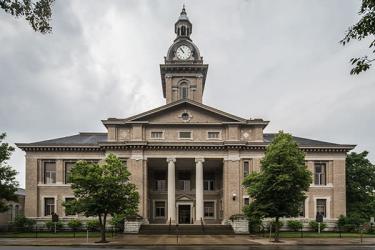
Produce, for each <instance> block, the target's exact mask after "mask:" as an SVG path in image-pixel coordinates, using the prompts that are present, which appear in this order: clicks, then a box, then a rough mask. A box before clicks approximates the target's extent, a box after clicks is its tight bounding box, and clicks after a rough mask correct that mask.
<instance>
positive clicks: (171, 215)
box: [167, 158, 176, 223]
mask: <svg viewBox="0 0 375 250" xmlns="http://www.w3.org/2000/svg"><path fill="white" fill-rule="evenodd" d="M167 162H168V221H167V223H169V219H171V221H172V223H175V222H176V177H175V172H176V170H175V162H176V159H175V158H168V159H167Z"/></svg>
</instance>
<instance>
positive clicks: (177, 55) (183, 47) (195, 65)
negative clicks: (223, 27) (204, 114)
mask: <svg viewBox="0 0 375 250" xmlns="http://www.w3.org/2000/svg"><path fill="white" fill-rule="evenodd" d="M192 31H193V25H192V24H191V22H190V21H189V18H188V17H187V14H186V10H185V6H184V7H183V8H182V11H181V14H180V17H179V18H178V20H177V22H176V23H175V33H176V35H177V37H176V39H175V40H174V42H173V44H172V45H171V46H170V47H169V49H168V52H167V56H166V57H164V64H161V65H160V73H161V82H162V87H163V96H164V98H165V99H166V103H167V104H168V103H171V102H175V101H178V100H180V99H190V100H193V101H196V102H200V103H202V96H203V91H204V85H205V82H206V75H207V70H208V64H203V57H201V56H200V53H199V49H198V47H197V46H196V45H195V44H194V43H193V41H192V40H191V38H190V35H191V33H192Z"/></svg>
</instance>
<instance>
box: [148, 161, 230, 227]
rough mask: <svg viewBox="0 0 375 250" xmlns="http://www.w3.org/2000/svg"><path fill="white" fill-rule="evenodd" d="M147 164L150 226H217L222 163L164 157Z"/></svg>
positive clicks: (220, 195)
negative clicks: (159, 224) (158, 224)
mask: <svg viewBox="0 0 375 250" xmlns="http://www.w3.org/2000/svg"><path fill="white" fill-rule="evenodd" d="M163 161H165V162H163ZM147 162H148V163H147V166H148V174H147V176H148V177H149V181H148V183H149V185H148V186H149V187H150V190H149V192H148V200H149V201H150V202H149V203H150V209H149V212H151V213H149V214H152V217H151V218H150V220H149V221H150V223H172V224H200V223H201V221H205V222H206V223H207V222H208V223H210V222H211V223H219V222H220V220H219V213H220V212H219V207H218V205H219V203H220V200H221V199H222V185H221V184H222V180H223V171H222V168H223V159H212V158H211V159H205V158H204V157H196V158H174V157H168V158H151V159H148V161H147ZM165 177H167V178H165ZM165 201H166V205H165V206H164V207H166V209H165V210H166V211H165V212H166V213H165V212H163V204H165ZM205 210H206V211H205Z"/></svg>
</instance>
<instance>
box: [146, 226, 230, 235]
mask: <svg viewBox="0 0 375 250" xmlns="http://www.w3.org/2000/svg"><path fill="white" fill-rule="evenodd" d="M139 233H140V234H149V235H151V234H172V235H176V234H185V235H201V234H212V235H232V234H234V231H233V228H232V226H230V225H204V227H203V228H202V226H201V225H178V226H176V225H171V226H169V225H152V224H151V225H150V224H148V225H142V226H141V228H140V231H139Z"/></svg>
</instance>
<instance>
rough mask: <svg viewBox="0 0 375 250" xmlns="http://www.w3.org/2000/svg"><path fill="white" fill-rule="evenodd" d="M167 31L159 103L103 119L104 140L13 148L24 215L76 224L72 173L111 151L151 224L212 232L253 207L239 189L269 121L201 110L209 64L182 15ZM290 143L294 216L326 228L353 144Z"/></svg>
mask: <svg viewBox="0 0 375 250" xmlns="http://www.w3.org/2000/svg"><path fill="white" fill-rule="evenodd" d="M174 30H175V33H176V39H175V40H174V41H173V43H172V45H171V46H170V48H169V50H168V52H167V54H166V57H165V59H164V63H163V64H161V65H160V74H161V87H162V91H163V97H164V98H165V101H166V104H165V105H163V106H161V107H157V108H155V109H152V110H149V111H146V112H143V113H141V114H137V115H134V116H131V117H128V118H108V119H106V120H103V121H102V123H103V125H104V127H105V128H106V131H107V132H106V133H88V132H85V133H79V134H76V135H71V136H67V137H63V138H57V139H51V140H46V141H40V142H34V143H19V144H17V146H18V147H19V148H21V149H22V150H24V151H25V152H26V203H25V214H26V216H27V217H31V218H37V219H43V218H44V219H46V218H48V219H49V218H50V215H51V213H53V212H56V213H57V214H58V215H59V216H60V218H74V217H75V215H70V214H67V213H66V212H65V211H64V207H63V206H62V203H63V202H64V201H67V200H69V199H73V192H72V190H71V187H70V184H69V182H68V176H69V171H70V169H71V167H72V166H73V164H74V163H75V162H76V161H78V160H88V161H100V160H103V159H104V158H105V156H106V155H107V154H108V153H114V154H116V155H117V156H119V157H120V158H121V159H124V161H125V162H126V165H127V167H128V169H129V171H130V172H131V174H132V176H131V181H132V182H133V183H135V185H136V186H137V189H138V192H139V194H140V204H139V212H138V213H139V215H141V216H143V217H144V218H145V219H146V220H147V221H148V222H149V223H159V224H160V223H168V222H169V220H171V221H172V223H179V224H192V223H196V222H199V223H200V221H201V220H203V221H204V222H205V223H207V224H210V223H212V224H219V223H223V222H226V220H228V219H229V217H230V216H231V215H234V214H240V213H242V208H243V207H244V206H245V205H246V204H249V202H251V200H250V199H249V196H248V195H247V193H246V190H245V189H244V188H243V187H242V185H241V183H242V181H243V179H244V177H245V176H246V175H248V174H249V173H251V172H253V171H259V169H260V160H261V159H262V157H263V156H264V152H265V149H266V147H267V145H269V143H270V142H271V141H272V139H273V137H274V136H275V134H270V133H264V129H265V128H266V127H267V125H268V123H269V122H268V121H265V120H263V119H247V118H242V117H238V116H236V115H232V114H229V113H226V112H223V111H221V110H218V109H216V108H213V107H210V106H207V105H205V104H204V103H203V94H204V90H205V86H206V76H207V70H208V64H205V63H204V61H203V57H202V56H201V53H200V51H199V49H198V47H197V46H196V45H195V44H194V43H193V41H192V39H191V34H192V31H193V26H192V23H191V22H190V21H189V19H188V17H187V14H186V11H185V9H184V8H183V9H182V12H181V14H180V16H179V18H178V20H177V22H176V23H175V27H174ZM231 84H232V85H235V84H236V83H231ZM230 98H235V96H232V97H230ZM244 108H246V106H245V105H244ZM294 138H295V140H296V141H297V143H298V145H299V147H300V148H301V149H302V150H303V151H304V152H305V154H306V157H305V159H306V165H307V167H308V169H309V170H310V171H311V172H312V173H313V183H311V185H310V189H309V191H308V193H307V198H306V200H305V202H304V203H303V204H301V211H300V217H301V218H311V219H314V218H315V215H316V214H317V212H320V213H322V214H323V215H324V217H325V218H326V220H329V219H334V218H337V217H338V216H339V215H341V214H345V213H346V200H345V158H346V153H347V152H348V151H349V150H351V149H353V148H354V146H353V145H345V144H336V143H330V142H324V141H318V140H312V139H306V138H301V137H294Z"/></svg>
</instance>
